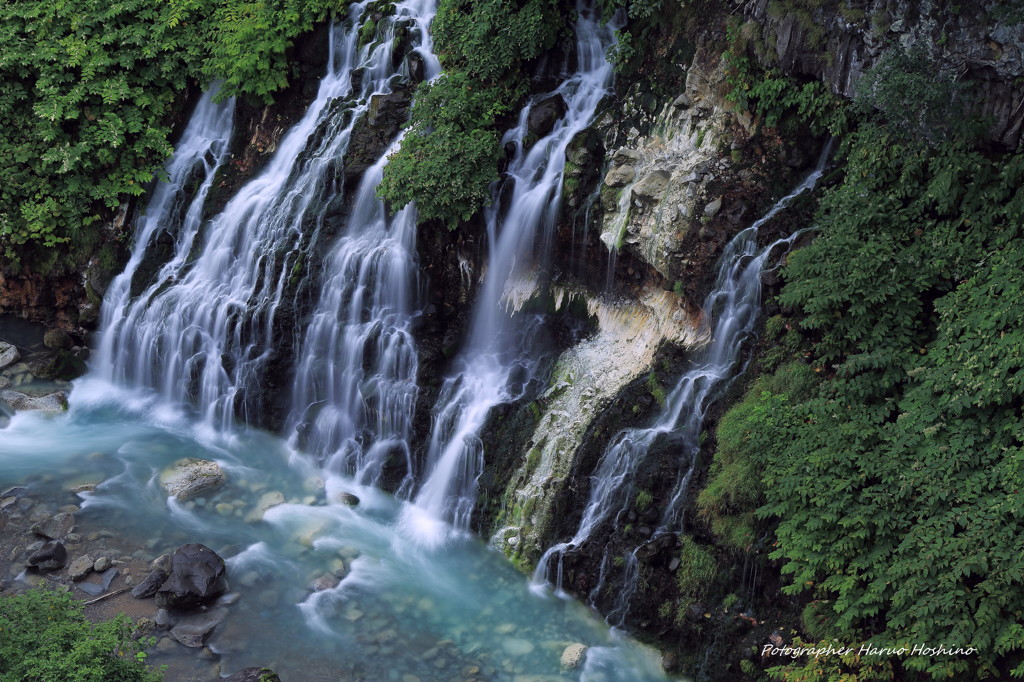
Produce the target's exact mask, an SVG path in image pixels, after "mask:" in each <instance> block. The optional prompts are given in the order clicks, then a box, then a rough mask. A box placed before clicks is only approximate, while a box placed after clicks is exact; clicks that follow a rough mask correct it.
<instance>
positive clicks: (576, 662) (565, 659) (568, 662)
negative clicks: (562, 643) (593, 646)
mask: <svg viewBox="0 0 1024 682" xmlns="http://www.w3.org/2000/svg"><path fill="white" fill-rule="evenodd" d="M586 655H587V647H586V645H585V644H579V643H576V644H570V645H569V646H567V647H565V651H563V652H562V660H561V662H562V667H563V668H578V667H579V666H580V663H582V662H583V657H584V656H586Z"/></svg>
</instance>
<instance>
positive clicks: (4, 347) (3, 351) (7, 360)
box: [0, 341, 21, 369]
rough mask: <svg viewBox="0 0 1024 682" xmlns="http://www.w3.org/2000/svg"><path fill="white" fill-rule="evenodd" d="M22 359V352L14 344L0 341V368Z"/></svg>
mask: <svg viewBox="0 0 1024 682" xmlns="http://www.w3.org/2000/svg"><path fill="white" fill-rule="evenodd" d="M20 359H21V354H20V353H18V349H17V348H16V347H15V346H14V345H13V344H10V343H5V342H3V341H0V369H4V368H5V367H7V366H8V365H13V364H14V363H16V362H17V361H18V360H20Z"/></svg>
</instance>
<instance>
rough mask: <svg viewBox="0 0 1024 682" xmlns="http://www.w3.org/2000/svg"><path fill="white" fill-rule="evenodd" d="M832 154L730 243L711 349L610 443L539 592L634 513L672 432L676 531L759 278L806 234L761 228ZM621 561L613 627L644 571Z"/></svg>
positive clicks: (711, 302) (709, 320)
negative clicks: (650, 465) (650, 457)
mask: <svg viewBox="0 0 1024 682" xmlns="http://www.w3.org/2000/svg"><path fill="white" fill-rule="evenodd" d="M829 149H830V148H829V147H826V150H825V151H824V152H823V153H822V155H821V157H820V159H819V161H818V164H817V167H816V168H815V169H814V171H813V172H812V173H811V174H810V175H809V176H808V177H807V178H806V179H805V180H804V181H803V182H801V183H800V185H799V186H798V187H797V188H796V189H795V190H793V192H791V193H790V194H788V195H786V196H785V197H783V198H782V199H780V200H779V201H778V202H777V203H776V204H775V205H774V206H772V208H771V209H770V210H769V211H768V212H767V213H766V214H765V215H764V216H763V217H762V218H760V219H759V220H758V221H756V222H755V223H754V224H753V225H751V226H750V227H748V228H746V229H744V230H743V231H741V232H740V233H739V234H737V235H736V236H735V237H734V238H733V239H732V241H730V242H729V244H728V245H727V246H726V248H725V251H724V253H723V254H722V256H721V258H720V260H719V266H718V268H719V269H718V275H717V277H716V279H715V283H714V286H713V288H712V291H711V293H710V294H709V295H708V297H707V298H706V299H705V301H704V307H703V310H704V311H705V316H706V317H705V319H706V322H705V325H706V332H705V335H706V336H707V337H708V338H709V343H708V345H707V346H706V347H705V348H704V349H703V350H702V351H701V353H700V355H699V357H698V358H697V360H696V361H695V363H694V365H693V368H692V369H690V370H689V371H687V372H686V373H684V374H683V375H682V376H681V377H680V379H679V381H678V382H677V383H676V385H675V387H674V388H673V389H672V391H671V392H670V393H669V395H668V396H667V398H666V400H665V407H664V409H663V410H662V412H661V413H660V414H659V415H658V418H657V419H656V421H655V423H654V424H653V425H652V426H649V427H647V428H642V429H639V428H630V429H623V430H622V431H619V432H618V433H617V434H615V436H614V437H613V438H612V439H611V441H610V442H609V444H608V447H607V448H606V449H605V451H604V454H603V455H602V456H601V459H600V460H599V462H598V465H597V469H596V470H595V472H594V475H593V476H592V477H591V490H590V497H589V499H588V501H587V506H586V507H585V508H584V510H583V515H582V518H581V520H580V525H579V527H578V528H577V530H576V533H575V534H574V535H573V536H572V538H570V539H569V540H568V541H566V542H562V543H558V544H556V545H554V546H552V547H551V548H549V549H548V550H547V551H546V552H545V553H544V555H543V556H542V557H541V559H540V561H539V562H538V563H537V568H536V570H535V572H534V577H533V583H534V586H535V591H536V592H541V593H543V592H544V591H545V590H546V586H547V584H548V580H549V574H550V571H551V563H552V561H557V564H556V571H555V572H556V582H555V584H554V586H555V589H556V591H557V592H559V593H561V592H562V584H561V576H562V559H563V557H564V555H565V553H566V552H568V551H571V550H573V549H575V548H578V547H580V546H581V545H582V544H584V543H586V542H588V541H589V540H590V538H591V537H592V536H593V534H594V531H595V529H597V528H598V527H599V526H601V525H603V524H605V523H606V522H608V521H609V520H611V519H613V518H614V519H616V520H617V519H618V518H619V516H621V515H622V514H624V513H625V512H626V511H627V510H628V508H629V503H630V500H631V498H632V495H633V492H634V491H633V477H634V475H635V473H636V471H637V468H638V466H639V464H640V463H641V462H642V461H643V460H644V458H645V457H646V456H647V453H648V451H649V449H650V447H651V445H652V444H653V443H654V441H655V440H656V439H657V438H658V437H659V436H662V435H665V434H670V433H671V434H673V435H674V436H676V437H678V438H679V440H680V441H681V442H682V444H683V445H682V453H681V457H680V460H679V478H678V481H677V483H676V486H675V489H674V491H673V494H672V497H671V500H670V501H669V503H668V505H667V506H666V508H665V510H664V512H663V515H662V519H661V523H660V525H659V527H658V529H657V530H656V531H655V533H654V537H657V536H659V535H662V534H665V533H671V532H675V530H676V529H678V527H679V522H680V519H679V515H680V514H681V510H682V509H683V506H684V504H683V503H684V502H685V496H686V492H687V489H688V486H689V482H690V478H691V477H692V475H693V469H694V466H693V465H694V461H695V458H696V455H697V453H698V452H699V450H700V436H701V430H702V428H703V423H704V417H705V415H706V414H707V410H708V407H710V405H711V403H712V401H713V400H714V398H715V397H716V396H717V395H720V394H721V391H722V389H723V388H724V387H725V386H727V384H728V382H729V381H731V380H732V379H733V378H735V376H736V374H737V373H736V371H735V367H736V364H737V362H738V361H739V359H740V358H739V356H740V351H741V349H742V347H743V342H744V340H745V339H746V338H747V337H748V336H749V334H750V333H751V331H752V330H753V328H754V324H755V323H756V321H757V318H758V315H759V314H760V311H761V274H762V273H763V272H764V270H765V267H766V264H767V263H769V261H770V260H771V259H772V255H773V254H778V251H777V249H778V248H779V247H780V246H785V247H786V248H787V249H788V247H789V246H791V245H792V243H793V241H794V240H795V239H796V237H797V236H798V235H799V234H800V233H801V231H797V232H795V233H793V234H791V235H790V236H788V237H785V238H783V239H779V240H776V241H774V242H772V243H771V244H769V245H768V246H765V247H763V248H760V247H758V245H757V234H758V230H759V228H760V227H761V226H762V225H763V224H765V223H766V222H767V221H769V220H771V219H772V218H774V217H775V216H776V215H777V214H778V213H779V212H780V211H782V210H783V209H785V208H786V206H788V205H789V203H790V202H791V201H792V200H793V199H794V198H795V197H796V196H798V195H800V194H802V193H803V192H805V191H807V190H809V189H811V188H813V187H814V185H815V184H816V183H817V181H818V179H819V178H820V177H821V174H822V172H823V170H824V167H825V162H826V160H827V158H828V152H829ZM771 262H775V261H774V260H772V261H771ZM609 559H610V557H608V556H607V555H605V556H604V557H603V559H602V562H601V577H600V579H599V581H598V584H597V586H596V587H595V588H594V589H593V590H592V591H591V593H590V600H591V602H593V600H594V599H595V598H596V596H597V595H598V594H599V592H600V591H601V589H602V588H603V586H604V582H605V578H606V576H607V573H608V569H609V566H610V563H611V562H610V560H609ZM623 559H624V561H623V564H622V566H623V577H624V584H623V587H622V589H621V591H620V593H619V598H618V599H617V600H616V604H615V607H614V608H613V610H612V612H611V613H609V614H608V622H609V623H612V624H616V625H621V624H622V622H623V621H624V619H625V616H626V613H627V612H628V609H629V601H630V598H631V596H632V594H633V592H634V591H635V589H636V577H637V574H638V571H637V563H636V562H637V557H636V551H635V550H634V551H633V552H632V553H630V554H629V555H627V556H625V557H623Z"/></svg>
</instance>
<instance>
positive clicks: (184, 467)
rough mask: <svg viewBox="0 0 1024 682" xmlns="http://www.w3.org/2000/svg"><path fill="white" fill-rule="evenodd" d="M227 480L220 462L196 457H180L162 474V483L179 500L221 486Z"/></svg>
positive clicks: (168, 492) (169, 493)
mask: <svg viewBox="0 0 1024 682" xmlns="http://www.w3.org/2000/svg"><path fill="white" fill-rule="evenodd" d="M226 480H227V477H226V476H225V475H224V471H223V470H222V469H221V468H220V465H219V464H217V463H216V462H211V461H209V460H206V459H196V458H194V457H188V458H186V459H179V460H178V461H177V462H175V463H174V464H172V465H171V466H170V467H168V468H167V469H164V471H163V472H162V473H161V474H160V485H162V486H163V487H164V490H166V491H167V494H168V495H170V496H172V497H174V498H175V499H177V500H179V501H181V500H187V499H188V498H190V497H194V496H196V495H198V494H200V493H203V492H206V491H209V490H213V489H215V488H219V487H220V486H222V485H223V484H224V482H225V481H226Z"/></svg>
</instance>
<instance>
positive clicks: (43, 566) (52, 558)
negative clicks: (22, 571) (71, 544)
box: [28, 540, 68, 573]
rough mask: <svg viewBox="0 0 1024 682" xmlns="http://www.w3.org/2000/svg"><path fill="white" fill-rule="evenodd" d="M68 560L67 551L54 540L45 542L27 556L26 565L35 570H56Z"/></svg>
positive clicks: (44, 571)
mask: <svg viewBox="0 0 1024 682" xmlns="http://www.w3.org/2000/svg"><path fill="white" fill-rule="evenodd" d="M67 561H68V551H67V550H66V549H64V545H63V544H61V543H60V542H57V541H56V540H52V541H50V542H47V543H46V544H45V545H43V546H42V547H40V548H39V550H38V551H36V552H35V553H33V554H32V556H30V557H29V558H28V565H29V566H32V567H33V568H35V569H36V570H37V571H40V572H43V573H46V572H48V571H56V570H57V569H58V568H61V567H62V566H63V565H64V564H66V563H67Z"/></svg>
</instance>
